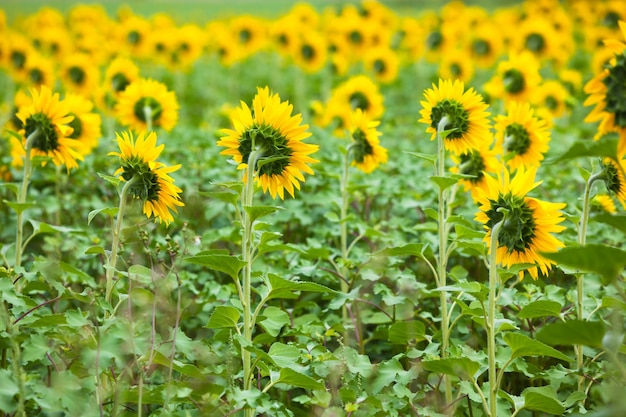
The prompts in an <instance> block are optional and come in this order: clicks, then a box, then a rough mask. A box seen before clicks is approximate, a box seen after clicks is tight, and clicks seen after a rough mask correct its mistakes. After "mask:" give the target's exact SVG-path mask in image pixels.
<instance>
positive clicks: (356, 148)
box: [348, 109, 387, 174]
mask: <svg viewBox="0 0 626 417" xmlns="http://www.w3.org/2000/svg"><path fill="white" fill-rule="evenodd" d="M379 124H380V122H379V121H376V120H371V119H369V118H368V117H367V115H366V114H365V113H363V111H362V110H361V109H356V110H354V111H352V112H350V116H349V122H348V131H349V132H350V138H351V139H352V145H350V152H351V153H352V165H353V166H356V167H357V168H359V169H360V170H361V171H363V172H365V173H366V174H369V173H370V172H372V171H373V170H375V169H376V168H377V167H378V165H380V164H384V163H385V162H387V149H385V148H383V147H382V146H380V141H379V139H378V137H379V136H380V132H379V131H378V130H376V127H377V126H378V125H379Z"/></svg>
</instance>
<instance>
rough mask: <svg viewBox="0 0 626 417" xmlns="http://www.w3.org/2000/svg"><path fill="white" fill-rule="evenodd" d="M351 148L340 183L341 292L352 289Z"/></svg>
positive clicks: (344, 310)
mask: <svg viewBox="0 0 626 417" xmlns="http://www.w3.org/2000/svg"><path fill="white" fill-rule="evenodd" d="M350 150H351V147H348V149H347V150H346V153H345V155H344V159H343V172H342V174H341V180H340V183H339V192H340V194H341V207H340V213H339V233H340V239H341V242H340V246H341V260H342V262H343V266H342V267H341V270H340V271H339V272H340V274H341V278H340V281H341V292H342V293H343V294H346V293H347V292H348V291H350V282H349V279H348V268H347V267H346V262H347V261H348V222H347V221H346V218H347V217H348V177H349V173H350ZM341 311H342V319H343V321H342V322H343V323H347V322H348V308H347V306H346V305H344V306H343V308H342V310H341ZM349 341H350V334H349V332H348V330H346V331H345V332H344V343H345V344H346V345H349Z"/></svg>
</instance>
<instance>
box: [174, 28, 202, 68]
mask: <svg viewBox="0 0 626 417" xmlns="http://www.w3.org/2000/svg"><path fill="white" fill-rule="evenodd" d="M175 35H176V36H175V37H174V51H173V53H172V56H171V59H170V61H171V62H172V66H173V67H174V68H178V69H181V70H182V71H188V70H189V69H190V68H191V66H192V65H193V64H194V62H196V60H197V59H198V58H199V57H200V55H201V54H202V51H203V49H204V46H205V42H204V36H203V34H202V30H201V29H200V28H199V27H198V26H196V25H192V24H186V25H183V26H181V27H179V28H178V30H176V32H175Z"/></svg>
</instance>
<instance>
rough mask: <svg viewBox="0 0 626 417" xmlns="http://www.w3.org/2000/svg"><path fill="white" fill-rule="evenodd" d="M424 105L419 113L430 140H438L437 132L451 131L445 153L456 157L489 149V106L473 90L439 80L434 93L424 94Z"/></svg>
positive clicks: (445, 143) (429, 91)
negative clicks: (447, 151)
mask: <svg viewBox="0 0 626 417" xmlns="http://www.w3.org/2000/svg"><path fill="white" fill-rule="evenodd" d="M424 97H425V98H426V100H425V101H422V102H421V104H422V107H423V109H422V110H421V111H420V114H421V115H422V118H421V119H420V120H419V121H420V122H422V123H426V124H427V125H428V127H427V128H426V132H429V133H431V134H432V135H431V140H433V139H435V137H436V136H437V130H438V129H440V128H441V129H442V130H444V131H448V134H447V136H446V138H445V141H444V146H445V148H446V149H448V150H451V151H452V152H453V153H454V154H456V155H460V154H463V153H467V152H468V151H469V150H470V149H476V148H480V147H485V146H487V142H488V141H489V140H490V139H491V136H490V134H489V121H488V119H487V117H488V116H489V113H487V112H486V111H485V110H486V109H487V105H486V104H485V103H484V102H483V101H482V98H481V97H480V95H479V94H477V93H476V92H475V91H474V89H473V88H470V89H469V90H467V91H465V87H464V84H463V82H462V81H459V80H455V81H452V80H442V79H440V80H439V84H438V85H434V84H433V88H432V89H427V90H426V91H425V92H424Z"/></svg>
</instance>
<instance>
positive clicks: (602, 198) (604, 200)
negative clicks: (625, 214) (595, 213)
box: [591, 194, 617, 214]
mask: <svg viewBox="0 0 626 417" xmlns="http://www.w3.org/2000/svg"><path fill="white" fill-rule="evenodd" d="M591 206H592V207H594V208H596V209H599V210H600V211H603V212H605V213H609V214H615V213H617V208H616V207H615V202H614V201H613V198H611V196H610V195H608V194H596V195H595V196H593V198H592V199H591Z"/></svg>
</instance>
